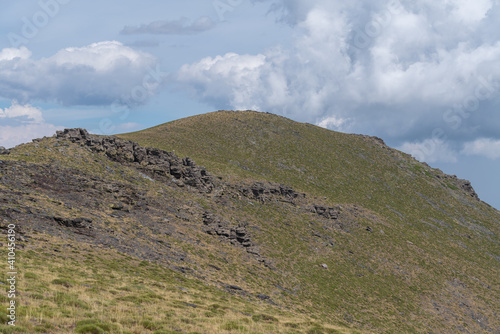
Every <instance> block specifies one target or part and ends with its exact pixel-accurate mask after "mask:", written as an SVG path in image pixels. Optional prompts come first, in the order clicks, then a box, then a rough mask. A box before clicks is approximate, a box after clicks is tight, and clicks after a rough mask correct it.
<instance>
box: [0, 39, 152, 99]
mask: <svg viewBox="0 0 500 334" xmlns="http://www.w3.org/2000/svg"><path fill="white" fill-rule="evenodd" d="M156 63H157V61H156V58H154V57H153V56H151V55H149V54H147V53H143V52H139V51H136V50H134V49H132V48H130V47H127V46H124V45H122V44H121V43H119V42H100V43H94V44H91V45H88V46H85V47H79V48H76V47H70V48H66V49H63V50H60V51H59V52H57V53H56V54H55V55H53V56H51V57H49V58H43V59H39V60H34V59H32V58H31V52H29V50H28V49H26V48H25V47H21V48H20V49H3V50H2V51H1V52H0V96H1V97H3V98H8V99H16V100H18V101H20V102H23V103H26V102H28V101H33V100H39V101H48V102H57V103H61V104H64V105H106V104H111V103H122V104H140V103H142V102H144V101H145V100H146V98H147V97H148V96H149V95H151V94H153V93H154V91H155V90H156V88H158V86H159V85H160V83H161V78H159V77H158V75H151V74H150V73H149V72H150V71H151V69H154V68H155V66H156Z"/></svg>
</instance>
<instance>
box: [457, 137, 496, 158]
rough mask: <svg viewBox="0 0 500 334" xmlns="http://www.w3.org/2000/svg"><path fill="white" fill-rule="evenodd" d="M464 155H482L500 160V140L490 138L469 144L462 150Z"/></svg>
mask: <svg viewBox="0 0 500 334" xmlns="http://www.w3.org/2000/svg"><path fill="white" fill-rule="evenodd" d="M462 153H463V154H467V155H480V156H484V157H487V158H489V159H492V160H495V159H498V158H500V140H495V139H490V138H479V139H476V140H475V141H472V142H467V143H465V145H464V149H463V150H462Z"/></svg>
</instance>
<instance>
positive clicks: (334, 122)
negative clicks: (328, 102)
mask: <svg viewBox="0 0 500 334" xmlns="http://www.w3.org/2000/svg"><path fill="white" fill-rule="evenodd" d="M347 121H348V120H347V119H343V118H337V117H335V116H330V117H326V118H324V119H322V120H321V121H319V122H318V123H316V125H318V126H320V127H322V128H325V129H330V130H337V131H341V130H342V129H343V128H342V126H343V125H344V124H345V123H347Z"/></svg>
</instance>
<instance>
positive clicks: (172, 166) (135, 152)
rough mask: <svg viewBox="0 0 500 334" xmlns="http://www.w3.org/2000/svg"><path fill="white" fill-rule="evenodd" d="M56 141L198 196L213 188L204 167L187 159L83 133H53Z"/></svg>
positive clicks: (71, 130) (151, 148) (72, 131)
mask: <svg viewBox="0 0 500 334" xmlns="http://www.w3.org/2000/svg"><path fill="white" fill-rule="evenodd" d="M56 138H57V139H60V140H70V141H71V142H73V143H77V144H80V145H82V146H86V147H88V148H90V149H91V150H92V151H93V152H97V153H102V154H105V155H106V156H108V157H109V158H110V159H111V160H114V161H118V162H126V163H132V164H135V165H136V166H137V167H139V168H141V169H144V170H145V171H148V172H150V173H151V174H152V175H158V176H170V175H171V176H173V177H174V178H175V179H176V180H178V182H177V184H178V185H179V186H184V185H188V186H191V187H194V188H196V189H198V190H200V191H202V192H211V191H212V190H213V189H214V187H215V179H214V178H213V177H212V176H211V175H210V174H209V173H208V172H207V171H206V169H205V168H204V167H199V166H197V165H196V163H195V162H194V161H193V160H192V159H190V158H184V159H180V158H179V157H177V156H176V155H175V154H174V153H171V152H167V151H164V150H160V149H157V148H153V147H143V146H140V145H139V144H137V143H135V142H132V141H130V140H124V139H119V138H116V137H113V136H97V135H91V134H89V133H88V132H87V131H86V130H84V129H65V130H64V131H57V133H56Z"/></svg>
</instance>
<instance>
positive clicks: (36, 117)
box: [0, 101, 43, 123]
mask: <svg viewBox="0 0 500 334" xmlns="http://www.w3.org/2000/svg"><path fill="white" fill-rule="evenodd" d="M8 118H17V119H24V120H22V122H23V123H40V122H42V121H43V118H42V111H41V110H40V109H38V108H35V107H33V106H31V105H29V104H27V105H20V104H18V103H17V101H13V102H12V106H10V107H9V108H6V109H4V110H2V109H1V108H0V120H2V119H8Z"/></svg>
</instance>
